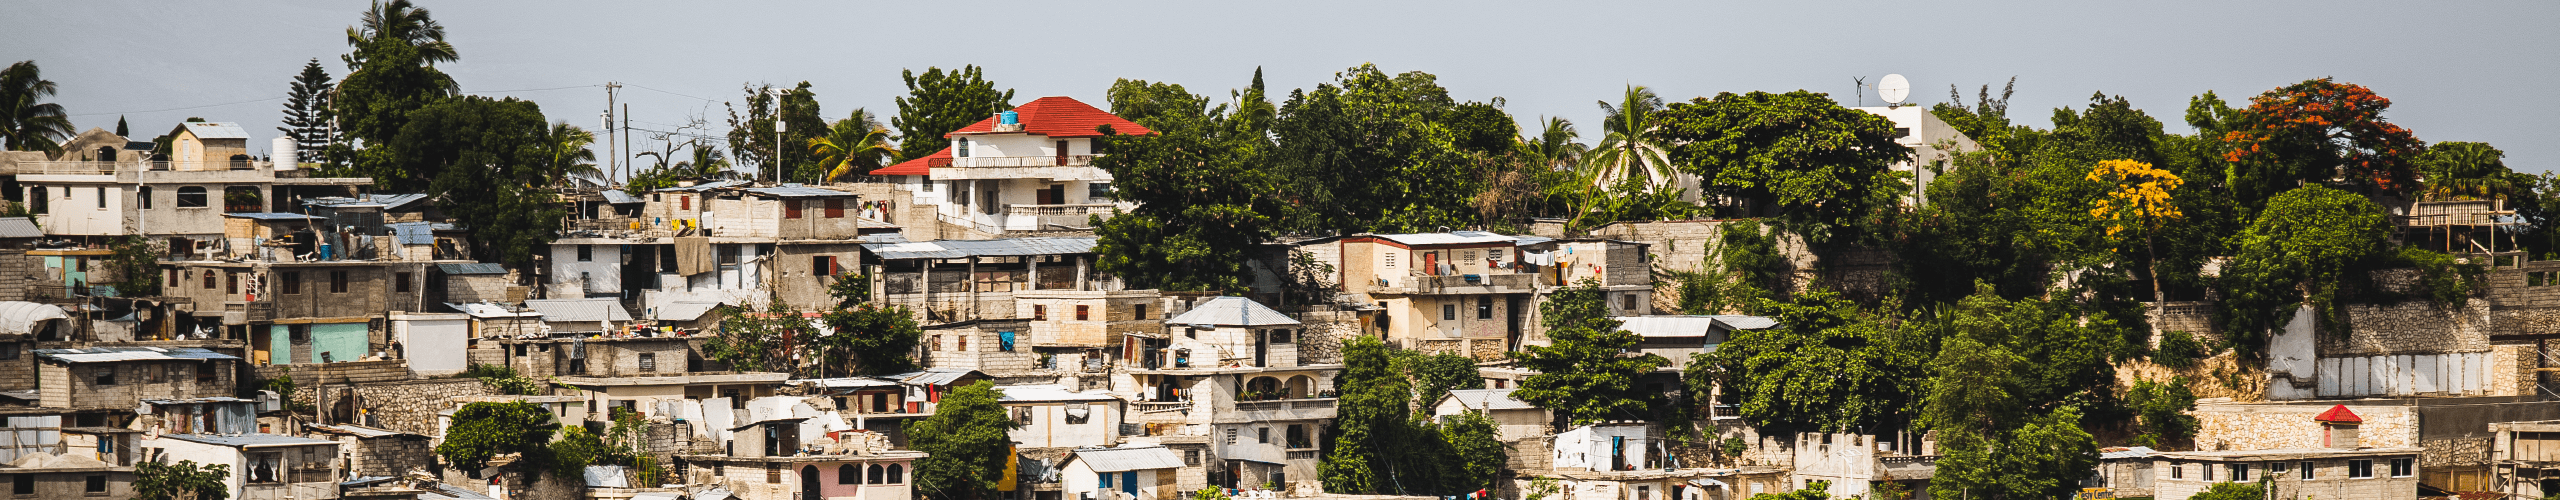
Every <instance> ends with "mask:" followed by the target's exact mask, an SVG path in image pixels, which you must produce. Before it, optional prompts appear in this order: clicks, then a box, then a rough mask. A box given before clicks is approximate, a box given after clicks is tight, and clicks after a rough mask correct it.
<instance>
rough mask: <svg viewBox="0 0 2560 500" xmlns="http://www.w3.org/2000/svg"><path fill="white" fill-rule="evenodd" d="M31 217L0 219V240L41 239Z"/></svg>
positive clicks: (39, 229)
mask: <svg viewBox="0 0 2560 500" xmlns="http://www.w3.org/2000/svg"><path fill="white" fill-rule="evenodd" d="M43 237H44V229H42V228H38V227H36V219H35V218H33V217H0V238H43Z"/></svg>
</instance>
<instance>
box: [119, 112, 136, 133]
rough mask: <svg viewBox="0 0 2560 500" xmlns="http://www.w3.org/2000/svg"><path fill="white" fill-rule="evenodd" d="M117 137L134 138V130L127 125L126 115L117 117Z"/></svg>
mask: <svg viewBox="0 0 2560 500" xmlns="http://www.w3.org/2000/svg"><path fill="white" fill-rule="evenodd" d="M116 136H117V137H133V128H132V127H129V126H126V125H125V123H124V115H116Z"/></svg>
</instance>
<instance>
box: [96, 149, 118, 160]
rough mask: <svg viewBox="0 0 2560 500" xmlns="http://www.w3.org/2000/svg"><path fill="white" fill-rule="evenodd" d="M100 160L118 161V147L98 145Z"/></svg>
mask: <svg viewBox="0 0 2560 500" xmlns="http://www.w3.org/2000/svg"><path fill="white" fill-rule="evenodd" d="M98 161H103V162H113V161H116V148H112V147H107V146H98Z"/></svg>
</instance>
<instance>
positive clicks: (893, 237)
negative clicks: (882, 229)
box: [855, 221, 907, 243]
mask: <svg viewBox="0 0 2560 500" xmlns="http://www.w3.org/2000/svg"><path fill="white" fill-rule="evenodd" d="M865 222H868V221H865ZM855 239H857V240H861V241H862V242H863V243H906V242H907V234H906V233H873V234H866V235H862V237H861V238H855Z"/></svg>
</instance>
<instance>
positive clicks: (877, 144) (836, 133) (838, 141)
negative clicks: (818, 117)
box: [809, 108, 898, 182]
mask: <svg viewBox="0 0 2560 500" xmlns="http://www.w3.org/2000/svg"><path fill="white" fill-rule="evenodd" d="M889 136H890V132H889V127H885V126H881V125H880V119H879V117H875V116H871V112H869V111H864V110H863V109H862V108H853V116H851V117H847V118H845V119H842V120H836V123H835V125H833V126H830V127H828V128H827V135H825V136H822V137H811V138H809V152H810V153H811V154H814V155H817V157H818V158H819V159H818V166H819V167H820V168H825V169H827V179H826V180H827V181H829V182H833V181H836V180H839V179H844V178H846V177H852V176H856V175H870V174H871V171H872V170H877V169H879V168H880V167H883V166H886V165H885V164H886V163H887V162H888V160H890V159H892V158H897V157H898V149H897V147H896V146H893V145H891V144H890V141H892V140H895V139H892V138H891V137H889Z"/></svg>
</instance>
